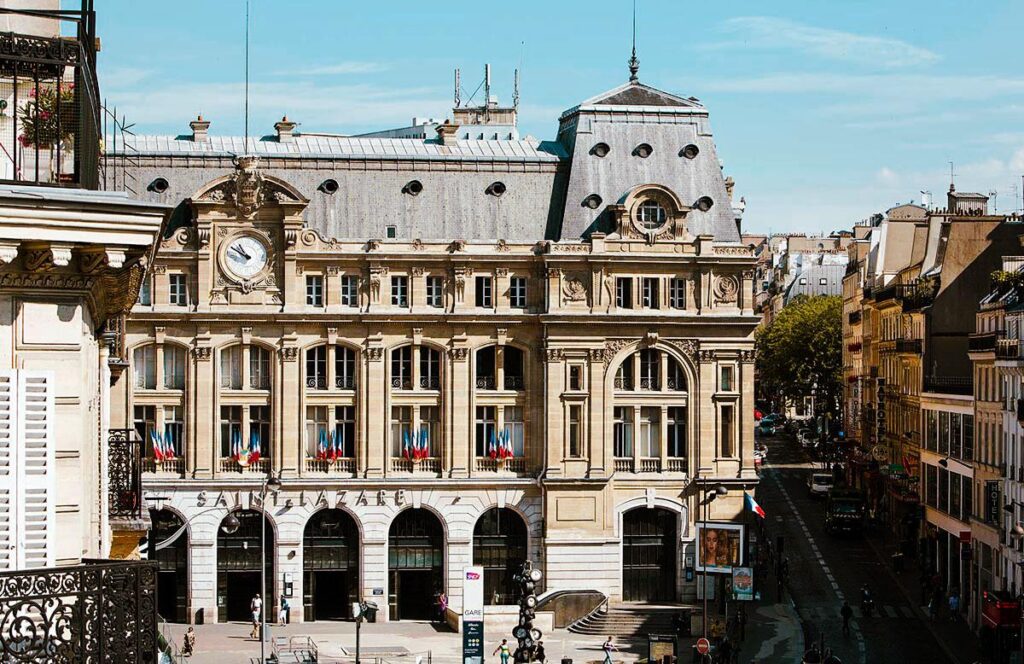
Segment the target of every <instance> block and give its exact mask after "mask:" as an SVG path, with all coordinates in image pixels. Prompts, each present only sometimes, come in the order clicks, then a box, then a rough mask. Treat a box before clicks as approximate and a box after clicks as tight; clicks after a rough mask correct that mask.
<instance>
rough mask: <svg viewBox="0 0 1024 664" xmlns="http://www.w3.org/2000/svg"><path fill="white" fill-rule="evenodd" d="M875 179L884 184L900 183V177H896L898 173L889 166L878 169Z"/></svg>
mask: <svg viewBox="0 0 1024 664" xmlns="http://www.w3.org/2000/svg"><path fill="white" fill-rule="evenodd" d="M875 179H877V180H878V181H879V182H881V183H882V184H886V185H893V184H896V183H897V182H899V179H900V177H899V176H898V175H896V171H894V170H892V169H891V168H889V167H888V166H883V167H882V168H880V169H878V172H877V173H875Z"/></svg>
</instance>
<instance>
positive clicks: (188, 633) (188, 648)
mask: <svg viewBox="0 0 1024 664" xmlns="http://www.w3.org/2000/svg"><path fill="white" fill-rule="evenodd" d="M195 648H196V628H195V627H193V626H192V625H189V626H188V629H187V630H185V638H184V639H182V642H181V656H182V657H191V656H192V653H193V652H195Z"/></svg>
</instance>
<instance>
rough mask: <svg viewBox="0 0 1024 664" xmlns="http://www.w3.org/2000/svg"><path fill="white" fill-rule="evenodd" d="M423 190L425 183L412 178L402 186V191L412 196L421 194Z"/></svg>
mask: <svg viewBox="0 0 1024 664" xmlns="http://www.w3.org/2000/svg"><path fill="white" fill-rule="evenodd" d="M421 191H423V183H422V182H420V181H419V180H410V181H409V182H408V183H407V184H406V185H405V186H404V187H402V193H403V194H409V195H410V196H419V195H420V192H421Z"/></svg>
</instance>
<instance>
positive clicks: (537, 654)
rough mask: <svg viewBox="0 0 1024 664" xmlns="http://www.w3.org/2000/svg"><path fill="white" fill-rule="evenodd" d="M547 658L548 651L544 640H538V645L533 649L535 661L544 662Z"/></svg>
mask: <svg viewBox="0 0 1024 664" xmlns="http://www.w3.org/2000/svg"><path fill="white" fill-rule="evenodd" d="M547 658H548V656H547V653H545V652H544V642H543V641H538V642H537V647H536V648H534V649H533V661H535V662H540V664H544V661H545V660H547Z"/></svg>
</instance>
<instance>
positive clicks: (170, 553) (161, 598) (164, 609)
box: [149, 510, 188, 623]
mask: <svg viewBox="0 0 1024 664" xmlns="http://www.w3.org/2000/svg"><path fill="white" fill-rule="evenodd" d="M149 515H150V520H151V522H152V524H153V527H152V528H151V529H150V531H149V546H150V559H151V560H155V561H156V562H157V565H158V567H159V572H158V573H157V580H156V582H157V611H158V612H159V614H160V617H161V618H163V619H164V620H166V621H168V622H181V623H183V622H187V620H188V617H187V616H186V612H187V606H188V604H187V601H188V585H187V584H188V532H182V526H183V522H182V520H181V518H180V517H178V515H177V514H175V513H173V512H171V511H170V510H150V512H149ZM175 536H177V537H176V539H174V540H173V541H171V538H173V537H175ZM168 541H170V544H167V545H166V546H164V547H163V548H162V549H159V550H157V549H156V545H157V544H161V543H164V542H168Z"/></svg>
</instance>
